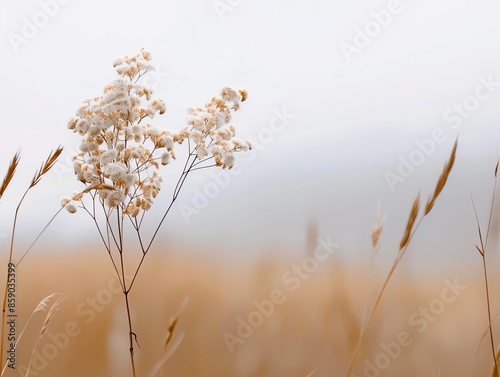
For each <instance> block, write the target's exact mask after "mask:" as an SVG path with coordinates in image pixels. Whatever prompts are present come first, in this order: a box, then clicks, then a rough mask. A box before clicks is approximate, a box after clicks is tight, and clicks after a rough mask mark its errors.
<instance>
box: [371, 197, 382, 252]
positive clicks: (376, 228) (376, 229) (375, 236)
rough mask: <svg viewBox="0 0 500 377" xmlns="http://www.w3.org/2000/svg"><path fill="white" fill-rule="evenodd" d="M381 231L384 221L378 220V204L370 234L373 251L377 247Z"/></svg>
mask: <svg viewBox="0 0 500 377" xmlns="http://www.w3.org/2000/svg"><path fill="white" fill-rule="evenodd" d="M383 229H384V220H383V219H382V220H381V219H380V204H379V205H378V207H377V216H376V217H375V224H374V225H373V230H372V234H371V240H372V246H373V248H374V249H376V248H377V246H378V243H379V241H380V236H381V234H382V230H383Z"/></svg>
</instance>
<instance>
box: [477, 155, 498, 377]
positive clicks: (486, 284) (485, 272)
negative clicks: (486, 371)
mask: <svg viewBox="0 0 500 377" xmlns="http://www.w3.org/2000/svg"><path fill="white" fill-rule="evenodd" d="M498 163H499V161H497V163H496V165H495V172H494V175H495V183H494V186H493V194H492V197H491V204H490V214H489V218H488V228H487V230H486V238H483V232H482V230H481V224H480V222H479V216H478V214H477V209H476V205H475V203H474V199H472V208H473V209H474V215H475V217H476V223H477V231H478V234H479V245H480V246H478V245H474V246H475V247H476V249H477V251H478V252H479V254H480V255H481V259H482V262H483V263H482V265H483V276H484V288H485V291H486V306H487V314H488V330H489V335H490V347H491V352H492V356H493V363H494V368H493V376H494V377H498V353H497V352H496V351H495V340H494V337H493V326H492V316H491V301H490V288H489V282H488V269H487V263H486V250H487V247H488V239H489V235H490V229H491V223H492V219H493V210H494V208H495V194H496V187H497V173H498Z"/></svg>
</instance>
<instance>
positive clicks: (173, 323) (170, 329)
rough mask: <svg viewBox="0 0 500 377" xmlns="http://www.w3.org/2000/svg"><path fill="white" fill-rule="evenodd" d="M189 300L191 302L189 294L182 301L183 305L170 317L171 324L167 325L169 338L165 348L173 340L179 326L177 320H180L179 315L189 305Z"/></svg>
mask: <svg viewBox="0 0 500 377" xmlns="http://www.w3.org/2000/svg"><path fill="white" fill-rule="evenodd" d="M188 302H189V296H186V298H185V299H184V301H183V302H182V304H181V306H180V307H179V309H178V310H177V314H176V315H175V316H174V317H172V318H171V319H170V324H169V325H168V327H167V332H168V334H167V339H166V340H165V348H167V347H168V344H169V343H170V341H171V340H172V335H173V333H174V330H175V326H177V322H178V321H179V316H180V314H181V313H182V311H183V310H184V308H185V307H186V306H187V304H188Z"/></svg>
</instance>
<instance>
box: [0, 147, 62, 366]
mask: <svg viewBox="0 0 500 377" xmlns="http://www.w3.org/2000/svg"><path fill="white" fill-rule="evenodd" d="M62 151H63V148H62V147H61V146H59V147H57V149H56V150H55V151H51V152H50V153H49V156H48V158H47V160H46V161H45V163H43V164H42V166H41V167H40V170H38V171H36V173H35V175H34V176H33V179H32V180H31V183H30V185H29V186H28V188H27V189H26V190H25V191H24V193H23V195H22V196H21V199H20V200H19V202H18V204H17V207H16V210H15V213H14V220H13V222H12V231H11V235H10V248H9V259H8V266H9V265H10V264H11V263H12V261H13V256H14V239H15V235H16V227H17V218H18V216H19V210H20V208H21V205H22V204H23V202H24V199H25V198H26V195H28V192H29V191H30V190H31V189H32V188H33V187H35V186H36V185H37V184H38V183H39V182H40V180H41V179H42V177H43V176H44V175H45V174H46V173H47V172H49V171H50V169H52V167H53V166H54V164H55V163H56V161H57V158H58V157H59V156H60V155H61V152H62ZM18 162H19V152H18V153H16V155H15V156H14V158H13V160H12V162H11V164H10V166H9V171H8V172H7V175H6V178H7V179H4V181H3V183H2V188H3V190H5V188H6V187H7V185H8V183H9V182H10V180H11V179H12V177H13V175H14V172H15V168H16V166H17V164H18ZM4 187H5V188H4ZM50 222H52V220H51V221H50ZM50 222H49V224H50ZM49 224H47V225H46V226H45V227H44V230H43V231H45V229H47V227H48V225H49ZM43 231H42V233H43ZM40 235H41V234H40ZM38 238H39V237H37V240H38ZM35 242H36V240H35ZM30 249H31V246H30ZM28 251H29V250H28ZM28 251H26V252H25V253H24V255H23V258H24V256H25V255H26V254H27V253H28ZM8 279H9V275H8V274H7V277H6V282H5V290H4V297H3V304H2V320H1V321H2V324H1V325H0V326H1V335H0V366H2V365H3V354H4V341H5V340H4V335H5V316H6V314H5V313H6V308H7V288H8Z"/></svg>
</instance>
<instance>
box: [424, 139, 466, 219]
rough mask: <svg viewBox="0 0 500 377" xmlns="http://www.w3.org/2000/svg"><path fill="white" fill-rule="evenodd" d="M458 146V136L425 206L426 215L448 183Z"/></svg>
mask: <svg viewBox="0 0 500 377" xmlns="http://www.w3.org/2000/svg"><path fill="white" fill-rule="evenodd" d="M457 147H458V138H457V139H456V140H455V144H454V145H453V150H452V151H451V155H450V158H449V160H448V162H447V163H446V164H445V165H444V169H443V172H442V173H441V176H440V177H439V179H438V182H437V185H436V188H435V189H434V194H432V196H431V197H430V198H429V200H428V201H427V204H426V206H425V212H424V216H425V215H427V214H428V213H429V212H430V211H431V209H432V207H434V203H435V202H436V199H437V198H438V196H439V194H441V191H443V188H444V186H445V185H446V181H447V180H448V177H449V175H450V173H451V169H452V168H453V165H454V164H455V155H456V152H457Z"/></svg>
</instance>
